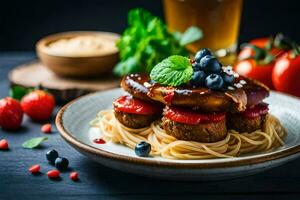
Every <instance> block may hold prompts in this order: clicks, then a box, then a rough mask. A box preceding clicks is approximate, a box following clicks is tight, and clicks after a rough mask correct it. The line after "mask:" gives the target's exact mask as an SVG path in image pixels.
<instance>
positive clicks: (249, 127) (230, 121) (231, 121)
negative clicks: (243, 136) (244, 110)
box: [227, 114, 266, 133]
mask: <svg viewBox="0 0 300 200" xmlns="http://www.w3.org/2000/svg"><path fill="white" fill-rule="evenodd" d="M265 119H266V115H260V116H257V117H253V118H248V117H245V116H244V115H243V114H229V115H228V116H227V126H228V129H233V130H236V131H238V132H240V133H244V132H247V133H251V132H253V131H256V130H258V129H261V128H262V126H263V124H264V122H265Z"/></svg>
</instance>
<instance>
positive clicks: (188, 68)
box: [150, 55, 193, 86]
mask: <svg viewBox="0 0 300 200" xmlns="http://www.w3.org/2000/svg"><path fill="white" fill-rule="evenodd" d="M192 75H193V68H192V65H191V63H190V60H189V59H188V58H187V57H183V56H178V55H173V56H170V57H168V58H166V59H164V60H163V61H162V62H160V63H158V64H157V65H155V67H154V68H153V69H152V71H151V73H150V78H151V79H152V80H153V81H155V82H158V83H160V84H161V85H170V86H179V85H182V84H184V83H188V82H189V81H190V80H191V79H192Z"/></svg>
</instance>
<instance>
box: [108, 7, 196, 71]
mask: <svg viewBox="0 0 300 200" xmlns="http://www.w3.org/2000/svg"><path fill="white" fill-rule="evenodd" d="M201 37H202V31H201V30H200V29H199V28H197V27H190V28H188V29H187V30H186V31H185V32H184V33H183V34H182V33H179V32H173V33H171V32H169V31H168V30H167V26H166V25H165V24H164V22H163V21H162V20H161V19H159V18H158V17H155V16H153V15H152V14H151V13H149V12H148V11H146V10H143V9H133V10H131V11H130V12H129V14H128V28H127V29H126V30H125V31H124V33H123V35H122V37H121V38H120V40H119V41H118V42H117V47H118V48H119V50H120V59H121V61H120V62H119V63H118V64H117V65H116V67H115V69H114V73H115V74H116V75H118V76H123V75H126V74H129V73H136V72H146V73H150V71H151V70H152V68H153V67H154V66H155V65H156V64H157V63H159V62H160V61H161V60H163V59H165V58H167V57H168V56H171V55H183V56H188V50H187V49H186V48H185V45H187V44H190V43H192V42H195V41H197V40H199V39H200V38H201Z"/></svg>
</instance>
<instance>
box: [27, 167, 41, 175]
mask: <svg viewBox="0 0 300 200" xmlns="http://www.w3.org/2000/svg"><path fill="white" fill-rule="evenodd" d="M40 169H41V167H40V165H32V166H31V167H30V168H29V169H28V170H29V171H30V172H31V173H32V174H37V173H39V172H40Z"/></svg>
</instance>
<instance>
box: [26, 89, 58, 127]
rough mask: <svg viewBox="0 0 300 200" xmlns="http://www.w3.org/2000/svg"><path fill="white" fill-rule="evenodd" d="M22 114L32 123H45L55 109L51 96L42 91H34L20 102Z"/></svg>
mask: <svg viewBox="0 0 300 200" xmlns="http://www.w3.org/2000/svg"><path fill="white" fill-rule="evenodd" d="M21 106H22V108H23V110H24V112H25V113H26V114H27V115H28V116H29V117H30V118H31V119H32V120H34V121H45V120H47V119H49V118H50V117H51V114H52V112H53V109H54V107H55V100H54V98H53V96H52V95H51V94H49V93H47V92H45V91H43V90H35V91H32V92H30V93H28V94H27V95H25V96H24V97H23V98H22V100H21Z"/></svg>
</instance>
